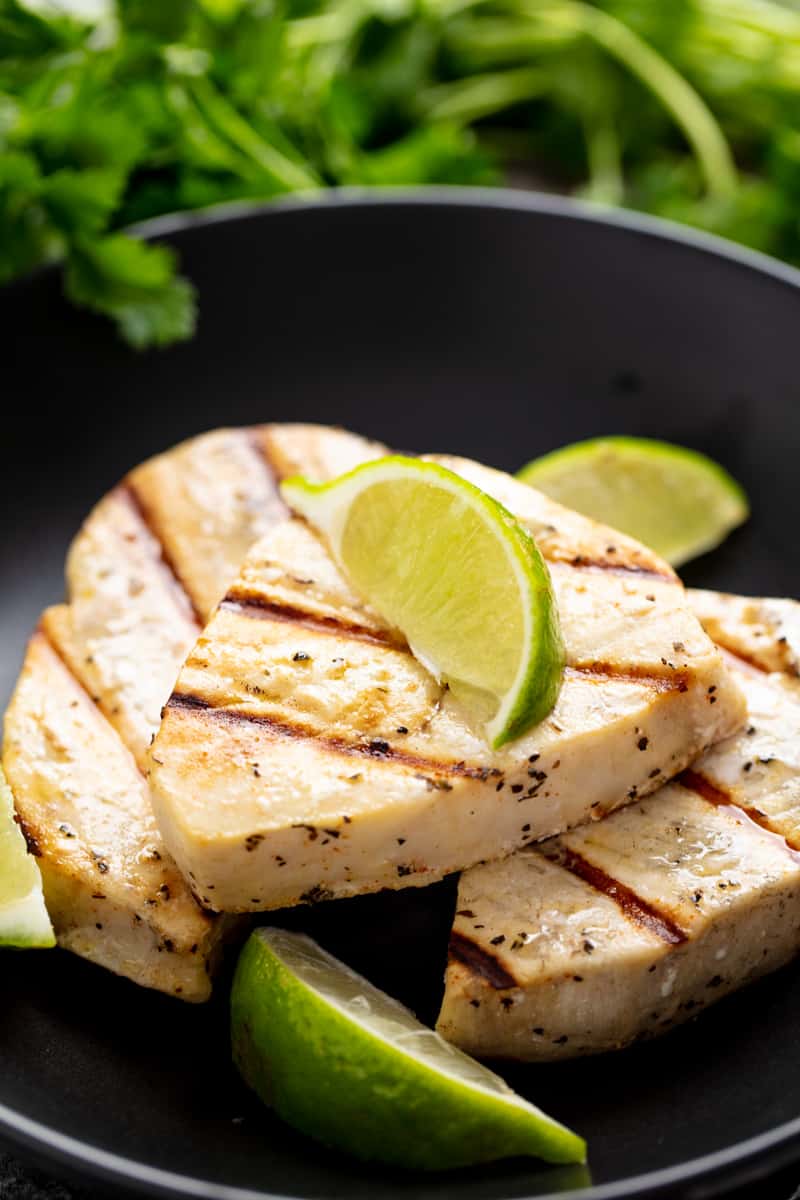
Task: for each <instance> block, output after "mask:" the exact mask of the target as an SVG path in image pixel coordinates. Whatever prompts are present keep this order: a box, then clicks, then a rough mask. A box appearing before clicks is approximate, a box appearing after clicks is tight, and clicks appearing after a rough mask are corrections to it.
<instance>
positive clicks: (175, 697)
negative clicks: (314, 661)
mask: <svg viewBox="0 0 800 1200" xmlns="http://www.w3.org/2000/svg"><path fill="white" fill-rule="evenodd" d="M166 708H167V709H178V710H179V711H180V710H181V709H183V710H188V711H190V712H197V713H198V714H199V713H202V714H203V715H204V716H207V717H210V718H212V719H213V720H216V721H221V722H226V723H230V724H249V725H259V726H261V727H262V728H263V729H266V730H268V731H269V732H270V733H272V734H274V735H275V737H278V738H281V737H283V738H303V739H305V740H307V741H311V742H316V744H317V745H318V746H321V747H323V748H324V749H326V750H330V751H332V752H333V753H335V754H343V755H347V756H348V757H353V758H371V759H374V760H376V761H379V762H380V761H383V762H393V763H397V764H398V765H399V766H403V767H414V768H416V769H417V770H424V771H431V772H433V773H434V774H437V775H452V776H455V777H458V778H464V779H478V780H480V781H481V782H485V781H486V780H487V779H497V777H498V776H499V775H500V774H501V772H500V771H499V770H498V769H497V768H496V767H479V766H476V765H473V764H470V763H465V762H443V761H442V760H440V759H435V758H427V757H425V756H424V755H421V754H411V753H409V752H408V751H405V750H398V749H397V748H395V747H394V746H390V745H389V744H388V742H385V741H383V739H378V738H376V739H374V740H373V741H371V742H348V741H346V740H345V739H344V738H339V737H332V736H329V735H326V734H321V733H317V732H316V731H315V730H314V729H310V728H309V727H308V726H306V725H300V724H292V723H291V722H289V721H285V720H283V721H278V720H275V718H273V717H267V716H262V715H259V714H258V713H250V712H243V711H242V710H241V709H236V708H217V707H215V706H214V705H213V704H211V703H210V702H209V701H208V700H206V699H205V698H204V697H203V696H197V695H194V694H192V693H190V692H173V693H172V695H171V696H170V698H169V700H168V701H167V705H166ZM162 711H163V710H162Z"/></svg>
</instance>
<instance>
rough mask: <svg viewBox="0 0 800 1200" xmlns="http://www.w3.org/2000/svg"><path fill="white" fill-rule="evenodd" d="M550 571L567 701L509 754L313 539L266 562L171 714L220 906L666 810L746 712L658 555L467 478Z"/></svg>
mask: <svg viewBox="0 0 800 1200" xmlns="http://www.w3.org/2000/svg"><path fill="white" fill-rule="evenodd" d="M437 461H439V462H442V463H443V464H444V465H446V466H448V467H450V468H451V469H453V470H455V471H457V472H459V473H460V474H462V475H463V476H465V477H466V478H469V479H470V480H472V481H473V482H474V483H476V484H477V485H478V486H479V487H481V488H483V489H484V490H485V491H487V492H489V493H490V494H492V495H494V496H496V497H497V498H498V499H499V500H501V501H502V502H503V503H504V504H505V505H506V506H507V507H508V508H509V509H511V511H512V512H514V513H515V514H516V515H517V516H518V517H519V518H520V519H522V520H523V521H524V522H525V524H526V525H527V526H528V528H529V529H531V530H532V532H533V534H534V536H535V537H536V538H537V541H538V543H539V546H540V548H541V549H542V552H543V553H544V555H545V557H546V558H547V559H549V562H550V569H551V573H552V577H553V582H554V586H555V589H556V592H557V595H558V605H559V611H560V616H561V623H562V628H563V632H564V637H565V641H566V645H567V653H568V667H567V670H566V674H565V678H564V684H563V688H562V691H561V695H560V698H559V701H558V703H557V705H556V708H555V710H554V711H553V713H552V714H551V716H550V717H549V718H548V719H547V720H546V721H545V722H544V723H542V724H541V725H540V726H539V727H538V728H536V729H534V730H532V731H531V732H530V733H528V734H526V735H525V736H524V737H523V738H521V739H519V740H518V741H516V742H514V743H513V744H511V745H509V746H507V747H504V748H503V749H502V750H500V751H498V752H494V753H493V752H492V751H490V750H489V748H488V747H487V745H486V744H485V742H484V740H483V739H482V737H481V736H480V734H479V732H476V731H475V730H474V729H472V728H471V727H470V725H469V723H468V721H467V719H466V718H465V715H464V714H463V712H462V711H461V710H460V709H459V708H458V705H457V704H456V702H455V701H454V700H453V697H452V695H451V694H450V693H449V692H447V691H443V690H442V688H441V687H440V686H439V685H438V684H437V682H436V681H435V680H434V679H433V677H432V676H431V675H430V674H429V673H428V672H427V671H425V670H424V669H423V668H422V667H421V666H420V664H419V663H418V662H417V661H416V659H414V657H413V656H412V655H411V654H410V652H409V650H408V648H407V647H406V646H405V645H403V644H402V643H401V642H400V641H398V639H397V636H396V635H395V634H394V633H393V632H392V631H391V630H390V629H389V628H387V627H386V626H385V625H384V624H383V623H382V622H381V621H380V620H379V619H378V618H377V617H376V616H375V615H374V614H373V613H372V612H370V611H369V610H368V609H367V608H366V607H365V606H364V605H363V603H362V602H361V601H360V600H359V598H358V596H356V595H355V594H354V593H353V592H352V591H351V590H350V588H349V587H348V585H347V583H346V582H345V580H344V579H343V578H342V576H341V575H340V573H339V571H338V570H337V568H336V567H335V566H334V564H333V562H332V560H331V559H330V557H329V556H328V554H327V552H326V550H325V549H324V548H323V545H322V544H321V542H320V541H319V540H318V539H317V538H316V536H315V535H314V534H313V533H312V532H311V531H310V530H309V529H308V527H307V526H306V525H304V524H303V523H301V522H300V521H297V520H292V521H287V522H285V523H283V524H281V525H279V526H277V527H276V528H275V529H274V530H273V531H272V532H271V533H270V534H268V535H267V537H266V538H264V539H263V540H262V541H261V542H259V543H258V544H257V545H256V546H255V547H254V548H253V550H252V551H251V552H250V554H249V555H248V556H247V558H246V560H245V562H244V564H243V567H242V569H241V571H240V573H239V576H238V578H237V580H236V582H235V583H234V584H233V586H232V587H231V588H230V589H229V591H228V593H227V596H226V598H225V599H224V600H223V602H222V604H221V605H220V607H219V609H218V610H217V612H216V613H215V615H214V616H213V618H212V620H211V622H210V624H209V625H208V626H207V628H206V630H205V632H204V633H203V635H202V637H201V638H200V639H199V640H198V642H197V643H196V645H195V647H194V649H193V650H192V652H191V653H190V655H189V657H188V660H187V662H186V664H185V666H184V668H183V669H182V671H181V673H180V676H179V678H178V683H177V685H176V689H175V691H174V692H173V694H172V697H171V698H170V700H169V703H168V704H167V706H166V709H165V711H164V716H163V720H162V724H161V727H160V730H159V733H158V734H157V736H156V739H155V742H154V744H153V746H152V750H151V773H150V780H151V786H152V790H153V801H154V805H155V810H156V816H157V819H158V822H159V826H160V828H161V831H162V833H163V835H164V839H165V842H166V844H167V846H168V847H169V849H170V851H171V852H172V854H173V855H174V856H175V859H176V861H177V862H178V864H179V866H180V868H181V870H182V871H183V873H184V874H185V875H186V876H187V878H188V879H189V881H190V883H191V886H192V887H193V889H194V891H195V894H196V895H197V896H198V898H199V899H200V900H201V902H202V903H203V904H204V905H206V906H208V907H210V908H213V909H217V910H220V911H226V912H242V911H249V910H263V909H270V908H277V907H281V906H284V905H290V904H297V903H301V902H307V901H315V900H320V899H327V898H330V897H336V896H349V895H354V894H358V893H361V892H369V891H374V890H376V889H379V888H384V887H390V888H398V887H406V886H421V885H424V884H428V883H430V882H432V881H433V880H435V879H437V878H439V877H440V876H442V875H444V874H446V873H447V872H450V871H453V870H457V869H460V868H462V867H465V866H469V865H471V864H473V863H475V862H477V861H478V860H481V859H486V858H498V857H502V856H503V855H506V854H509V853H510V852H511V851H513V850H515V849H517V848H518V847H520V846H521V845H524V844H526V843H527V842H530V841H535V840H538V839H541V838H543V837H547V836H549V835H551V834H554V833H557V832H560V831H562V830H564V829H567V828H570V827H572V826H574V825H577V824H579V823H581V822H584V821H586V820H587V819H589V818H592V817H600V816H602V815H603V814H605V813H606V812H608V811H609V810H610V809H612V808H615V807H617V806H619V805H621V804H624V803H625V802H626V801H630V800H633V799H635V798H636V797H638V796H644V795H647V793H648V792H651V791H653V790H654V789H655V788H657V787H658V786H659V785H660V784H661V783H663V782H664V781H665V780H666V779H668V778H670V777H671V776H672V775H674V774H675V773H676V772H678V771H679V770H681V769H682V768H683V767H685V766H686V765H687V764H688V763H689V762H690V761H691V760H692V759H693V758H695V757H696V756H697V754H698V752H700V751H702V750H703V749H705V748H706V747H708V746H710V745H712V744H713V743H715V742H717V741H719V739H720V738H722V737H724V736H726V735H727V734H729V733H731V732H732V730H734V729H735V728H737V727H738V725H739V724H740V723H741V721H742V719H743V715H744V707H743V701H742V697H741V694H740V692H739V690H738V688H737V687H736V685H735V684H734V683H733V682H732V680H731V678H730V676H729V674H728V672H727V670H726V669H725V667H724V665H723V662H722V659H721V656H720V654H719V652H718V651H717V649H716V648H715V647H714V646H713V645H712V643H711V641H710V639H709V638H708V636H707V635H706V634H705V633H704V632H703V630H702V628H701V626H700V624H699V622H698V621H697V619H696V618H695V617H694V615H693V614H692V613H691V611H690V609H689V606H688V604H687V602H686V596H685V593H684V591H683V588H682V586H681V585H680V583H679V581H678V580H677V578H676V576H675V574H674V573H673V572H672V570H671V569H670V568H669V567H668V566H667V565H666V564H665V563H663V562H662V561H661V560H660V559H658V558H657V557H656V556H654V555H653V554H652V553H651V552H650V551H647V550H645V549H644V548H643V547H641V546H639V545H638V544H637V543H634V542H632V541H631V540H629V539H627V538H624V537H623V536H622V535H619V534H616V533H612V532H611V531H610V530H608V529H606V528H604V527H602V526H599V525H597V524H595V523H594V522H591V521H589V520H587V519H585V518H583V517H580V516H578V515H577V514H576V513H572V512H569V511H568V510H566V509H563V508H561V507H560V506H559V505H557V504H554V503H553V502H551V501H549V500H547V499H546V498H545V497H544V496H542V495H540V494H539V493H537V492H534V491H533V490H532V489H531V488H529V487H527V486H525V485H524V484H520V483H518V482H517V481H515V480H513V479H511V478H510V477H509V476H506V475H503V474H501V473H500V472H497V471H492V470H489V469H488V468H486V467H481V466H479V465H477V464H475V463H469V462H466V461H465V460H462V459H453V458H439V459H437Z"/></svg>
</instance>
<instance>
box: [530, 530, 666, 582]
mask: <svg viewBox="0 0 800 1200" xmlns="http://www.w3.org/2000/svg"><path fill="white" fill-rule="evenodd" d="M537 545H538V546H539V550H540V551H541V553H542V557H543V558H545V559H546V560H547V562H549V563H553V564H554V565H559V566H566V567H573V568H574V569H575V570H577V571H602V572H603V573H604V574H605V575H622V576H626V575H627V576H630V575H633V576H636V577H637V578H639V579H657V580H659V581H660V582H661V583H677V580H678V577H677V575H676V574H675V572H674V571H671V570H669V569H668V570H666V571H663V570H659V569H658V568H657V567H646V566H644V565H643V564H642V563H636V562H617V561H615V560H614V559H611V558H603V557H602V556H598V557H597V558H594V557H592V556H590V555H588V554H570V553H569V552H568V551H567V550H565V549H559V548H558V547H554V546H548V545H547V541H546V540H545V539H542V541H541V543H540V542H537Z"/></svg>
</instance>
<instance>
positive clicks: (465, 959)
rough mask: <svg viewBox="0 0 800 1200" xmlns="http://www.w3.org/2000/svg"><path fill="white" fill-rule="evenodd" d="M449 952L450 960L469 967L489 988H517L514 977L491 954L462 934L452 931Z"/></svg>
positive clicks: (499, 989)
mask: <svg viewBox="0 0 800 1200" xmlns="http://www.w3.org/2000/svg"><path fill="white" fill-rule="evenodd" d="M449 952H450V958H454V959H455V960H456V962H460V963H463V965H464V966H465V967H469V969H470V971H472V972H474V974H475V975H479V976H480V977H481V979H485V980H486V982H487V983H488V984H489V985H490V987H493V988H495V989H496V990H497V991H502V990H503V989H504V988H513V987H517V986H518V984H517V981H516V979H515V978H514V976H513V975H511V974H510V973H509V972H508V971H507V970H506V969H505V967H504V966H503V965H502V964H501V963H499V962H498V961H497V959H496V958H495V957H494V955H493V954H490V953H489V951H488V950H484V948H483V947H482V946H479V945H478V944H477V943H476V942H473V941H472V940H471V939H470V938H468V937H465V936H464V934H463V933H457V932H456V931H455V930H453V932H452V933H451V934H450V945H449Z"/></svg>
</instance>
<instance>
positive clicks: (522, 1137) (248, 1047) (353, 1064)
mask: <svg viewBox="0 0 800 1200" xmlns="http://www.w3.org/2000/svg"><path fill="white" fill-rule="evenodd" d="M231 1033H232V1042H233V1057H234V1061H235V1063H236V1066H237V1067H238V1068H239V1071H240V1072H241V1074H242V1075H243V1077H244V1079H245V1081H246V1082H247V1083H248V1084H249V1085H250V1087H252V1088H253V1089H254V1090H255V1091H256V1092H257V1093H258V1094H259V1096H260V1097H261V1099H262V1100H264V1101H265V1103H267V1104H269V1105H270V1106H271V1107H273V1108H274V1109H275V1111H276V1112H277V1113H278V1115H279V1116H281V1117H283V1119H284V1120H285V1121H288V1122H289V1124H291V1125H294V1126H295V1128H297V1129H300V1130H302V1132H303V1133H307V1134H309V1135H310V1136H311V1137H314V1138H317V1139H318V1140H319V1141H321V1142H324V1143H325V1144H326V1145H329V1146H335V1147H337V1148H338V1149H341V1150H346V1151H347V1152H348V1153H350V1154H354V1155H356V1156H357V1157H358V1158H363V1159H374V1160H379V1161H382V1162H388V1163H397V1164H400V1165H402V1166H405V1167H424V1168H429V1169H441V1168H445V1167H457V1166H468V1165H470V1164H471V1163H478V1162H488V1161H490V1160H492V1159H496V1158H506V1157H509V1156H512V1155H533V1156H535V1157H537V1158H544V1159H547V1160H548V1161H550V1162H560V1163H577V1162H583V1161H585V1157H586V1146H585V1143H584V1141H583V1139H582V1138H579V1137H578V1136H577V1135H576V1134H574V1133H571V1132H570V1131H569V1130H568V1129H566V1128H565V1127H564V1126H563V1125H560V1124H559V1123H558V1122H557V1121H554V1120H552V1118H550V1117H548V1116H546V1115H545V1114H544V1113H543V1112H541V1111H540V1110H539V1109H538V1108H535V1107H534V1105H532V1104H529V1103H528V1102H527V1101H525V1100H523V1099H522V1098H521V1097H520V1096H517V1095H516V1094H515V1093H514V1092H512V1091H511V1089H510V1088H509V1087H508V1086H507V1084H505V1083H504V1082H503V1080H502V1079H500V1078H499V1076H497V1075H495V1074H494V1073H493V1072H492V1071H489V1070H488V1069H487V1068H486V1067H484V1066H481V1064H480V1063H477V1062H476V1061H475V1059H473V1058H470V1057H469V1056H468V1055H466V1054H464V1053H463V1052H462V1051H461V1050H457V1049H456V1048H455V1047H454V1046H451V1045H450V1044H449V1043H448V1042H446V1041H445V1040H444V1039H443V1038H442V1037H440V1036H439V1034H438V1033H434V1031H433V1030H432V1029H428V1028H427V1027H426V1026H424V1025H421V1024H420V1023H419V1021H417V1019H416V1017H415V1016H414V1015H413V1014H412V1013H410V1012H409V1011H408V1009H406V1008H404V1007H403V1005H402V1004H399V1003H398V1002H397V1001H396V1000H393V999H392V998H391V997H390V996H387V995H386V994H385V993H384V992H380V991H378V989H377V988H375V987H373V985H372V984H371V983H369V982H368V981H367V980H366V979H363V978H362V977H361V976H360V975H357V974H356V973H355V971H351V970H350V968H349V967H346V966H345V965H344V963H341V962H339V961H338V960H337V959H335V958H333V957H332V956H331V955H330V954H328V953H327V952H326V951H325V950H323V949H322V948H321V947H320V946H318V945H317V944H316V942H313V941H312V940H311V938H309V937H306V936H305V934H302V933H293V932H289V931H287V930H284V929H257V930H256V931H255V932H254V933H253V934H251V936H250V939H249V941H248V942H247V944H246V945H245V947H244V950H243V951H242V954H241V957H240V959H239V964H238V967H237V969H236V976H235V978H234V981H233V993H232V997H231Z"/></svg>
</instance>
